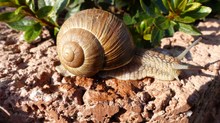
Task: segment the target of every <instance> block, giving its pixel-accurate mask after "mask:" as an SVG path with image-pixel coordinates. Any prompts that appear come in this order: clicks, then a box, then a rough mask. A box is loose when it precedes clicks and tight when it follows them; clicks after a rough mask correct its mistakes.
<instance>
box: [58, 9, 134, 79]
mask: <svg viewBox="0 0 220 123" xmlns="http://www.w3.org/2000/svg"><path fill="white" fill-rule="evenodd" d="M57 51H58V57H59V59H60V61H61V64H62V65H63V66H64V67H65V68H66V69H67V70H68V71H69V72H71V73H72V74H74V75H81V76H82V75H83V76H92V75H94V74H96V73H97V72H98V71H100V70H112V69H116V68H119V67H121V66H124V65H126V64H128V63H129V62H130V61H131V60H132V58H133V56H134V54H133V53H134V44H133V40H132V37H131V35H130V33H129V31H128V29H127V28H126V26H125V25H124V23H123V22H122V21H121V20H119V19H118V18H117V17H116V16H114V15H113V14H110V13H108V12H106V11H103V10H99V9H90V10H85V11H81V12H79V13H76V14H74V15H73V16H71V17H70V18H69V19H67V20H66V21H65V22H64V24H63V25H62V27H61V29H60V31H59V33H58V36H57Z"/></svg>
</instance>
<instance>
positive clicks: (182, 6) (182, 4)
mask: <svg viewBox="0 0 220 123" xmlns="http://www.w3.org/2000/svg"><path fill="white" fill-rule="evenodd" d="M180 1H181V2H180V3H179V4H178V8H177V9H178V10H180V11H184V10H185V7H186V4H187V1H188V0H180Z"/></svg>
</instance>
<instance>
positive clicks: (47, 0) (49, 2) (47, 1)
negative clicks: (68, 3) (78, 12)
mask: <svg viewBox="0 0 220 123" xmlns="http://www.w3.org/2000/svg"><path fill="white" fill-rule="evenodd" d="M61 1H62V0H61ZM55 2H56V1H55V0H38V8H39V9H41V8H42V7H45V6H54V4H55Z"/></svg>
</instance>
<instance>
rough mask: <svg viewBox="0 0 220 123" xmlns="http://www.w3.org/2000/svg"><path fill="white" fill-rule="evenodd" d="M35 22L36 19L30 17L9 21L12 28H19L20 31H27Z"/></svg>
mask: <svg viewBox="0 0 220 123" xmlns="http://www.w3.org/2000/svg"><path fill="white" fill-rule="evenodd" d="M34 24H35V21H34V20H29V19H26V18H23V19H21V20H19V21H15V22H10V23H8V25H9V26H10V27H11V28H12V29H15V30H19V31H26V30H27V29H29V28H30V27H31V26H32V25H34Z"/></svg>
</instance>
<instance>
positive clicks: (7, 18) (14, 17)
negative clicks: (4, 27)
mask: <svg viewBox="0 0 220 123" xmlns="http://www.w3.org/2000/svg"><path fill="white" fill-rule="evenodd" d="M22 18H24V15H23V14H21V13H20V14H15V12H5V13H0V21H3V22H6V23H7V22H15V21H19V20H21V19H22Z"/></svg>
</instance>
